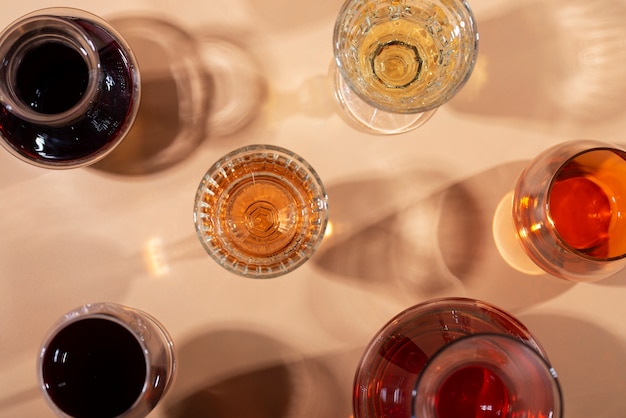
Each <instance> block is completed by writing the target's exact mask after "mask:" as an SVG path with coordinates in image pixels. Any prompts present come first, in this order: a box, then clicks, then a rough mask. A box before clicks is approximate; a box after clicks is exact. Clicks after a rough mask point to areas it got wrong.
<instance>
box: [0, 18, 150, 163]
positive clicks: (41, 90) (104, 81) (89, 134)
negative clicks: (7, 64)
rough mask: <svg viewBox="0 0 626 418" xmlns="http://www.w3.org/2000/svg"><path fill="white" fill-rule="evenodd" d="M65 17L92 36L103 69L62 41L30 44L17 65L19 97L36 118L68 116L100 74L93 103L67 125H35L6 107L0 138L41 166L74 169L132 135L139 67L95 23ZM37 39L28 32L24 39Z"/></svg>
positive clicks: (0, 117)
mask: <svg viewBox="0 0 626 418" xmlns="http://www.w3.org/2000/svg"><path fill="white" fill-rule="evenodd" d="M63 19H66V20H67V21H68V22H69V24H75V25H78V26H79V27H80V28H81V29H82V30H83V31H84V32H85V33H86V34H87V36H88V37H89V38H90V40H91V42H92V43H93V45H94V46H95V49H96V51H97V55H98V58H99V62H100V63H99V67H98V68H95V69H94V68H88V65H87V61H86V60H85V59H84V58H83V56H82V55H81V54H80V53H79V51H78V50H77V49H76V48H75V47H74V46H70V45H69V44H67V43H64V42H62V41H57V40H54V39H44V40H43V41H41V42H33V41H32V40H30V41H24V42H31V43H33V45H31V46H29V47H25V49H26V52H24V55H23V56H21V57H20V58H21V62H20V63H19V64H18V65H17V66H16V67H15V72H16V75H15V86H14V88H15V94H16V96H17V97H16V99H17V100H19V101H20V102H21V103H22V104H23V105H25V108H26V109H28V108H30V110H32V112H33V113H34V114H41V115H56V114H62V113H63V112H65V111H67V110H70V109H72V108H73V106H74V105H76V104H78V103H79V101H80V100H81V98H82V97H83V95H84V94H85V93H86V91H87V87H88V82H89V74H90V71H91V72H93V71H98V72H99V74H97V75H96V76H95V79H96V81H95V82H96V83H98V84H97V92H96V94H95V96H94V97H93V99H92V100H91V103H88V104H87V106H86V108H85V111H84V112H82V114H80V115H79V116H78V117H77V118H75V119H72V120H70V121H67V122H65V123H63V124H46V123H45V122H40V123H35V122H33V121H32V120H27V118H23V117H20V116H18V115H17V114H16V113H15V112H12V111H11V109H10V106H3V107H2V108H0V134H2V136H3V137H4V139H5V140H6V142H7V143H8V144H9V146H10V147H12V148H13V149H14V150H15V151H16V152H17V153H18V154H20V155H22V156H23V157H25V158H26V159H28V160H31V161H33V162H35V163H39V164H46V163H48V164H57V165H71V164H73V163H75V162H78V161H81V160H88V159H90V158H91V157H93V156H97V155H100V154H103V153H104V151H106V150H108V149H110V148H111V147H112V146H114V145H115V144H117V142H118V140H119V138H120V136H121V135H123V134H124V133H125V132H126V130H127V128H128V126H129V123H130V121H129V119H130V118H131V117H132V114H133V110H134V109H135V107H136V103H137V97H136V95H137V91H138V90H137V76H136V69H135V68H134V67H133V66H132V64H131V60H130V59H129V55H128V52H127V51H126V50H125V48H124V47H123V46H122V45H121V44H120V41H118V40H117V38H116V37H114V36H113V35H112V34H111V33H110V32H109V31H108V30H107V29H106V28H104V27H102V26H101V25H99V24H97V23H94V22H93V21H90V20H86V19H78V18H63ZM35 36H36V35H33V34H32V33H30V34H29V33H27V34H25V35H24V36H23V38H25V39H29V38H33V37H35ZM18 47H19V45H17V46H16V47H15V48H18ZM28 48H30V49H28ZM16 54H17V53H16ZM16 56H17V55H16Z"/></svg>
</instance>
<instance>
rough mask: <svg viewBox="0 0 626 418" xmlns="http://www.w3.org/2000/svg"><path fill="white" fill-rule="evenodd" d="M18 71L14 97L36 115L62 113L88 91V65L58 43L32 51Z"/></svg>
mask: <svg viewBox="0 0 626 418" xmlns="http://www.w3.org/2000/svg"><path fill="white" fill-rule="evenodd" d="M17 68H18V70H17V74H16V79H15V89H16V92H17V95H18V97H19V98H20V99H21V100H22V101H23V102H24V103H25V104H26V105H28V106H29V107H30V108H32V109H33V110H34V111H36V112H40V113H45V114H57V113H63V112H65V111H67V110H69V109H71V108H72V107H73V106H75V105H76V104H77V103H78V102H79V100H80V98H81V97H82V96H83V94H84V93H85V91H87V85H88V83H89V69H88V68H87V63H86V62H85V60H84V58H83V57H82V56H81V54H80V53H79V52H78V51H76V49H74V48H72V47H70V46H68V45H65V44H63V43H61V42H45V43H43V44H40V45H37V46H35V47H33V48H32V49H30V50H28V52H26V54H24V58H23V59H22V61H21V62H20V64H19V66H18V67H17Z"/></svg>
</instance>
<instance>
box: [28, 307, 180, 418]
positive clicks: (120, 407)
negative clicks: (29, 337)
mask: <svg viewBox="0 0 626 418" xmlns="http://www.w3.org/2000/svg"><path fill="white" fill-rule="evenodd" d="M38 374H39V381H40V384H41V388H42V391H43V393H44V395H45V398H46V400H47V401H48V404H49V405H50V407H51V408H52V409H53V410H54V411H55V412H57V413H58V414H59V415H60V416H64V417H75V418H80V417H82V418H87V417H90V418H92V417H101V418H113V417H124V418H141V417H145V416H146V415H147V414H148V413H149V412H150V411H151V410H152V409H153V408H154V407H155V406H156V404H157V403H158V402H159V400H160V399H161V398H162V397H163V395H165V393H166V392H167V390H168V389H169V387H170V385H171V382H172V379H173V378H174V374H175V354H174V345H173V343H172V339H171V338H170V336H169V335H168V333H167V331H166V330H165V328H163V326H162V325H161V324H160V323H159V322H157V320H156V319H154V318H153V317H152V316H150V315H148V314H147V313H145V312H142V311H139V310H137V309H133V308H129V307H125V306H122V305H118V304H114V303H96V304H88V305H84V306H82V307H80V308H78V309H75V310H73V311H71V312H68V313H67V314H65V315H64V316H63V317H62V318H61V319H60V320H59V321H58V322H57V323H56V324H55V325H54V326H53V328H52V330H51V332H50V333H49V335H48V336H47V337H46V339H45V341H44V343H43V345H42V348H41V351H40V355H39V359H38Z"/></svg>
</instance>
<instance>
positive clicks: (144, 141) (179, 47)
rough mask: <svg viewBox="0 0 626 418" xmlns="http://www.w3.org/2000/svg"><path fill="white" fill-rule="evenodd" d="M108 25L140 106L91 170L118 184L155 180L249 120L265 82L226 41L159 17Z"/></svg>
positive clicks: (236, 45)
mask: <svg viewBox="0 0 626 418" xmlns="http://www.w3.org/2000/svg"><path fill="white" fill-rule="evenodd" d="M110 22H111V24H112V25H113V27H115V28H116V29H117V30H119V31H120V33H121V34H122V35H123V36H124V38H125V39H126V41H127V42H128V43H129V44H130V46H131V48H132V50H133V52H134V54H135V56H136V57H137V61H138V65H139V70H140V75H141V101H140V105H139V111H138V114H137V118H136V120H135V123H134V125H133V127H132V128H131V130H130V132H129V134H128V136H127V137H126V138H125V139H124V140H123V141H122V143H121V144H120V145H119V146H118V147H117V148H116V149H115V150H114V151H113V152H112V153H111V154H109V155H108V156H106V157H105V158H104V159H102V160H101V161H100V162H98V163H96V164H95V165H93V166H92V168H94V169H96V170H100V171H102V172H105V173H109V174H114V175H123V176H139V175H149V174H153V173H158V172H161V171H164V170H167V169H168V168H170V167H172V166H174V165H177V164H180V163H182V162H184V161H185V160H186V158H187V157H188V156H189V155H191V154H192V153H193V152H194V151H196V150H197V149H198V147H200V146H201V145H202V144H203V142H204V141H206V140H211V139H215V138H218V137H225V136H228V135H232V134H234V133H236V132H237V131H238V130H240V129H243V128H244V127H245V126H246V125H247V124H249V123H250V122H251V121H252V120H253V119H254V118H255V117H256V114H257V113H258V111H259V108H260V106H261V104H262V101H263V99H264V95H265V86H264V81H263V78H262V77H261V73H260V69H259V65H258V63H257V62H256V60H255V59H254V58H253V57H252V55H251V53H250V52H249V51H248V50H247V49H246V47H245V45H243V44H242V43H241V42H240V41H239V39H237V38H236V37H234V36H232V34H229V33H227V32H224V33H207V32H205V31H203V32H198V33H196V32H190V31H188V30H187V29H186V28H183V27H180V26H178V25H177V24H175V23H173V22H170V21H168V20H166V19H164V18H162V17H151V16H120V17H116V18H111V19H110Z"/></svg>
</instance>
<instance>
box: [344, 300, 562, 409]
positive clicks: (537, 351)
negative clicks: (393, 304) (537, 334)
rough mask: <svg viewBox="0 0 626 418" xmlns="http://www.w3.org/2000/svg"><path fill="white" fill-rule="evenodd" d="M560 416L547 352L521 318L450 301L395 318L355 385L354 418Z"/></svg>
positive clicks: (373, 343) (471, 303)
mask: <svg viewBox="0 0 626 418" xmlns="http://www.w3.org/2000/svg"><path fill="white" fill-rule="evenodd" d="M516 416H533V417H553V418H560V417H561V416H562V407H561V391H560V385H559V382H558V380H557V379H556V372H555V371H554V369H553V368H552V367H551V366H550V364H549V362H548V359H547V355H546V353H545V351H544V350H543V349H542V348H541V346H540V344H539V343H538V342H537V340H536V339H535V338H534V337H533V335H532V334H531V333H530V332H529V331H528V330H527V329H526V327H525V326H524V325H523V324H521V323H520V322H519V321H518V320H517V319H515V318H514V317H512V316H511V315H509V314H508V313H506V312H504V311H502V310H500V309H498V308H496V307H495V306H492V305H489V304H487V303H484V302H481V301H477V300H471V299H463V298H446V299H436V300H431V301H428V302H425V303H422V304H419V305H416V306H413V307H412V308H409V309H407V310H406V311H404V312H401V313H400V314H398V315H396V316H395V317H394V318H392V319H391V320H390V321H389V322H388V323H387V324H386V325H385V326H384V327H383V328H382V329H381V330H380V331H379V332H378V333H377V334H376V335H375V337H374V338H373V339H372V341H371V342H370V344H369V345H368V347H367V348H366V350H365V352H364V354H363V356H362V358H361V361H360V363H359V365H358V368H357V372H356V376H355V381H354V417H355V418H410V417H420V418H491V417H493V418H496V417H516Z"/></svg>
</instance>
